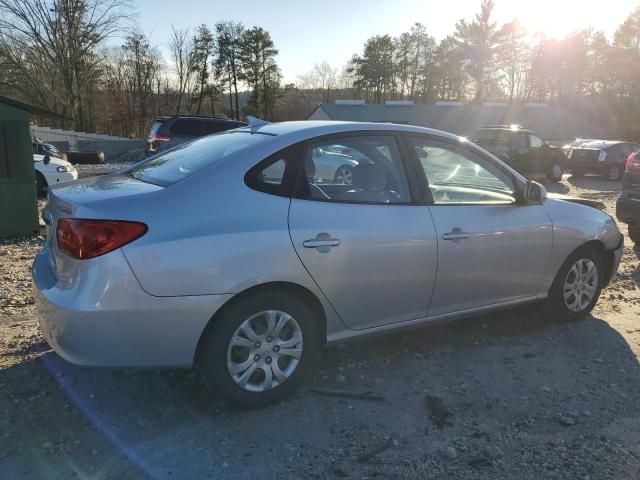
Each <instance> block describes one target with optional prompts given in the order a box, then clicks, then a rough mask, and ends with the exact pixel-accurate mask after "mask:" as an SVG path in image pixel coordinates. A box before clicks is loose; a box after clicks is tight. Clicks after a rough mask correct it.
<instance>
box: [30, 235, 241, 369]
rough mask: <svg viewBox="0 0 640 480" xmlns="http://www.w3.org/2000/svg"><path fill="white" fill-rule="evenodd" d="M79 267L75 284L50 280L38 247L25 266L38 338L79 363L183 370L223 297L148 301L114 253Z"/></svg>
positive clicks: (53, 276) (47, 263) (46, 257)
mask: <svg viewBox="0 0 640 480" xmlns="http://www.w3.org/2000/svg"><path fill="white" fill-rule="evenodd" d="M94 260H95V262H93V261H94ZM82 262H86V265H83V266H82V271H81V272H80V274H79V275H77V276H76V277H75V279H73V280H72V281H69V279H68V278H64V277H63V276H61V278H60V279H58V278H57V276H56V273H55V271H54V268H53V266H52V262H51V260H50V255H49V253H48V247H47V246H45V248H44V249H43V251H42V252H40V253H39V254H38V255H37V256H36V258H35V261H34V263H33V267H32V277H33V286H34V288H33V290H34V299H35V303H36V306H37V308H38V311H39V314H40V327H41V329H42V333H43V335H44V337H45V339H46V340H47V343H49V345H50V346H51V348H52V349H53V350H54V351H55V352H56V353H58V354H59V355H60V356H61V357H63V358H64V359H66V360H67V361H69V362H72V363H76V364H80V365H92V366H133V367H151V366H158V367H161V366H191V365H192V364H193V361H194V356H195V352H196V347H197V344H198V341H199V339H200V336H201V334H202V332H203V331H204V328H205V326H206V325H207V323H208V321H209V319H210V318H211V317H212V315H213V314H214V313H215V312H216V310H217V309H218V308H220V306H222V305H223V304H224V302H225V301H226V300H228V298H230V297H231V295H201V296H190V297H154V296H151V295H148V294H147V293H146V292H144V291H143V290H142V288H141V287H140V285H139V284H138V282H137V280H136V279H135V277H134V276H133V273H132V272H131V268H130V267H129V265H128V264H127V262H126V260H125V258H124V256H123V254H122V252H121V251H119V250H118V251H114V252H111V253H109V254H107V255H103V256H102V257H98V258H95V259H91V260H83V261H82ZM90 262H92V263H91V264H90Z"/></svg>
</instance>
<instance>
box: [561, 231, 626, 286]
mask: <svg viewBox="0 0 640 480" xmlns="http://www.w3.org/2000/svg"><path fill="white" fill-rule="evenodd" d="M583 248H589V249H591V250H593V251H595V252H596V253H597V254H598V256H599V257H600V258H601V259H602V263H603V265H604V269H605V271H604V272H602V273H601V280H602V281H603V282H604V283H603V287H602V288H604V287H606V286H607V283H608V282H607V281H608V279H609V278H611V273H612V272H611V269H612V268H613V263H614V262H613V257H614V253H613V250H607V248H606V246H605V244H604V243H603V242H602V241H601V240H596V239H594V240H589V241H586V242H584V243H582V244H581V245H579V246H578V247H576V248H574V249H573V250H571V252H569V254H568V255H567V256H566V257H565V259H564V260H563V261H562V263H561V264H560V267H559V268H558V271H557V272H556V273H555V275H556V276H557V275H558V273H560V270H561V269H562V266H563V265H564V264H565V262H566V261H567V260H568V259H569V258H570V257H571V256H572V255H573V254H574V253H576V252H577V251H578V250H580V249H583ZM554 279H555V276H554ZM552 287H553V282H552V284H551V285H550V286H549V289H551V288H552Z"/></svg>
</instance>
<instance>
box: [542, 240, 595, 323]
mask: <svg viewBox="0 0 640 480" xmlns="http://www.w3.org/2000/svg"><path fill="white" fill-rule="evenodd" d="M603 278H604V266H603V263H602V259H601V258H600V255H599V254H598V252H597V251H596V250H594V249H593V248H591V247H588V246H585V247H581V248H579V249H577V250H576V251H575V252H573V253H572V254H571V255H570V256H569V258H567V259H566V260H565V262H564V263H563V264H562V267H560V270H559V271H558V274H557V275H556V278H555V280H554V281H553V284H552V285H551V289H550V290H549V298H548V299H547V306H548V307H549V309H550V310H551V313H552V314H554V315H559V316H561V317H562V318H565V319H568V320H579V319H581V318H584V317H585V316H587V315H588V314H589V313H590V312H591V310H592V309H593V307H594V306H595V305H596V303H597V301H598V298H599V297H600V291H601V290H602V279H603Z"/></svg>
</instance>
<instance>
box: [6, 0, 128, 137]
mask: <svg viewBox="0 0 640 480" xmlns="http://www.w3.org/2000/svg"><path fill="white" fill-rule="evenodd" d="M126 5H127V2H126V0H0V55H2V56H3V60H4V61H5V62H8V63H9V64H10V65H11V66H12V67H13V68H15V69H16V71H20V72H21V74H22V77H24V78H28V79H29V80H27V83H29V84H30V87H31V88H33V89H34V90H35V92H36V94H38V95H39V96H41V97H46V96H47V93H49V91H48V90H49V89H48V88H47V86H40V84H39V82H38V79H39V78H41V77H42V73H41V71H42V69H49V70H50V72H51V73H54V74H55V76H56V77H57V78H59V79H60V82H61V85H60V87H54V88H53V90H54V91H56V95H55V98H56V99H63V102H64V108H63V112H64V113H66V114H69V115H71V116H72V117H73V119H74V123H75V127H76V128H79V129H82V128H83V127H85V125H86V123H87V122H86V119H85V113H84V100H85V95H86V94H87V91H88V90H90V89H91V88H92V85H91V80H92V79H93V78H94V75H93V73H94V72H95V70H96V69H97V68H98V67H99V66H100V64H101V62H102V60H103V58H102V57H101V56H100V55H98V54H97V53H96V51H97V47H98V46H99V45H100V44H101V43H102V42H103V41H104V40H105V39H106V38H107V37H110V36H111V35H113V34H115V33H116V32H119V31H121V27H122V21H123V20H124V19H125V17H126V13H125V12H126V10H125V9H124V8H123V7H124V6H126ZM38 61H39V62H45V63H46V66H42V65H37V64H36V63H37V62H38ZM58 88H59V89H60V90H61V91H60V92H59V93H58ZM46 104H48V102H46Z"/></svg>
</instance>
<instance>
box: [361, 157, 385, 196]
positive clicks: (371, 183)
mask: <svg viewBox="0 0 640 480" xmlns="http://www.w3.org/2000/svg"><path fill="white" fill-rule="evenodd" d="M353 186H354V187H355V188H359V189H362V190H373V191H381V190H384V188H385V187H386V186H387V174H386V172H385V171H384V168H382V167H380V166H378V165H372V164H369V163H359V164H358V165H356V167H355V168H354V169H353Z"/></svg>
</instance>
